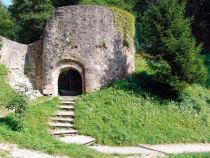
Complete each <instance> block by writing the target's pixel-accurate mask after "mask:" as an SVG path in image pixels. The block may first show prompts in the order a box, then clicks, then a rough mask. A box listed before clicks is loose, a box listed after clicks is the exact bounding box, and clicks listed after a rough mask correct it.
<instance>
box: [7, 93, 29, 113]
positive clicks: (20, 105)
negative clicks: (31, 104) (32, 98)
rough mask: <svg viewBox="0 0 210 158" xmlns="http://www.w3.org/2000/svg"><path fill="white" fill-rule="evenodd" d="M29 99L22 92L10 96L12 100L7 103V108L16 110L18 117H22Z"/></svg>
mask: <svg viewBox="0 0 210 158" xmlns="http://www.w3.org/2000/svg"><path fill="white" fill-rule="evenodd" d="M27 104H28V103H27V99H26V97H25V96H23V95H21V94H15V95H13V96H12V98H10V100H9V101H8V102H7V103H6V104H5V107H6V109H8V110H14V111H15V115H16V116H17V117H20V116H21V115H23V113H24V111H25V109H26V106H27Z"/></svg>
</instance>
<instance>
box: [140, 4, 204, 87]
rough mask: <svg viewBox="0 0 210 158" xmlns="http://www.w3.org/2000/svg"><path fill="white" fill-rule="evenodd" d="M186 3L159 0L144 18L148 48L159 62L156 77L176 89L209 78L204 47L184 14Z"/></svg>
mask: <svg viewBox="0 0 210 158" xmlns="http://www.w3.org/2000/svg"><path fill="white" fill-rule="evenodd" d="M185 6H186V5H185V3H178V2H177V0H159V1H158V2H157V3H155V4H150V5H149V6H148V8H147V10H146V11H145V14H144V16H143V18H142V37H143V40H144V44H145V49H146V50H147V51H148V52H149V53H150V54H152V55H153V56H154V57H155V58H156V61H155V62H157V63H159V65H158V66H157V65H156V70H157V76H156V80H157V81H160V82H163V83H167V84H169V85H171V86H173V87H174V88H177V87H180V85H182V84H183V85H185V83H189V84H193V83H203V82H205V81H206V79H207V70H206V68H205V66H204V61H203V58H202V57H201V55H200V52H201V46H197V44H196V42H195V39H194V37H193V36H192V33H191V29H190V28H191V21H190V19H187V18H185V15H184V13H185ZM177 89H179V88H177Z"/></svg>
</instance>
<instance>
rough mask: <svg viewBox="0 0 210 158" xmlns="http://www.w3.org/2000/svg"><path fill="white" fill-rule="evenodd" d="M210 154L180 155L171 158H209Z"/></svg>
mask: <svg viewBox="0 0 210 158" xmlns="http://www.w3.org/2000/svg"><path fill="white" fill-rule="evenodd" d="M209 157H210V153H192V154H180V155H172V156H170V158H209Z"/></svg>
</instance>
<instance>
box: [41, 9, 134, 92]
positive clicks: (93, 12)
mask: <svg viewBox="0 0 210 158" xmlns="http://www.w3.org/2000/svg"><path fill="white" fill-rule="evenodd" d="M43 37H44V42H43V43H44V46H43V65H45V66H44V67H43V73H44V75H43V77H44V80H43V81H44V86H45V90H46V93H49V94H51V93H52V94H53V95H57V94H56V91H57V87H56V85H57V79H58V75H59V73H60V71H61V70H60V69H62V67H60V66H59V64H61V63H62V64H63V65H66V66H67V65H68V63H72V64H74V65H75V64H76V65H77V66H78V67H80V68H82V69H83V72H84V84H85V91H86V92H90V91H95V90H98V89H100V88H101V87H103V86H105V85H107V84H109V83H110V82H111V81H112V80H114V79H115V80H116V79H122V78H124V77H125V76H126V75H128V74H129V73H132V72H133V71H134V68H135V66H134V53H135V49H134V45H132V46H131V47H127V46H124V38H123V36H122V34H121V33H120V32H118V30H117V28H116V26H115V21H114V15H113V12H112V11H111V9H109V8H107V7H99V6H68V7H61V8H58V9H56V10H55V12H54V14H53V15H52V17H51V18H50V19H49V21H48V23H47V26H46V29H45V33H44V36H43ZM64 67H65V66H64ZM69 67H71V65H69ZM54 72H55V73H54ZM52 74H53V75H52Z"/></svg>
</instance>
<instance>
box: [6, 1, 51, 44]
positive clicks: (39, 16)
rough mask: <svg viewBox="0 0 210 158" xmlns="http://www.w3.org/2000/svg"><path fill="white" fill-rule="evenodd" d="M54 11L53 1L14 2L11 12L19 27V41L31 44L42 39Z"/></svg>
mask: <svg viewBox="0 0 210 158" xmlns="http://www.w3.org/2000/svg"><path fill="white" fill-rule="evenodd" d="M52 10H53V5H52V2H51V0H13V4H12V5H11V6H10V7H9V11H10V13H11V15H12V16H13V17H14V18H15V20H16V23H17V25H18V41H20V42H22V43H30V42H34V41H36V40H38V39H40V36H41V35H42V33H43V28H44V26H45V24H46V21H47V19H48V18H49V16H50V14H51V12H52Z"/></svg>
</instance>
